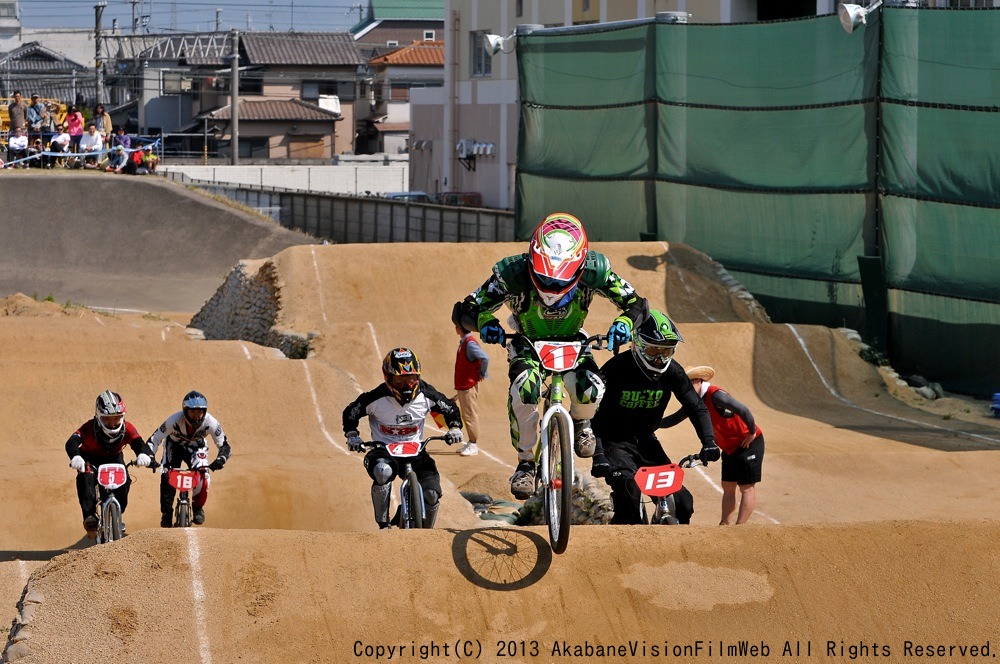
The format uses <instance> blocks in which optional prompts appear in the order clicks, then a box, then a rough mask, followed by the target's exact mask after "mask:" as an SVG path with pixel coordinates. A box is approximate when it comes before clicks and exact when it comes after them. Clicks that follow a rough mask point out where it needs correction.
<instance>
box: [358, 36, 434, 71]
mask: <svg viewBox="0 0 1000 664" xmlns="http://www.w3.org/2000/svg"><path fill="white" fill-rule="evenodd" d="M371 64H373V65H432V66H433V65H436V66H439V67H443V66H444V42H443V41H424V42H413V43H412V44H410V45H409V46H403V47H401V48H397V49H396V50H395V51H391V52H389V53H386V54H385V55H380V56H378V57H375V58H372V60H371Z"/></svg>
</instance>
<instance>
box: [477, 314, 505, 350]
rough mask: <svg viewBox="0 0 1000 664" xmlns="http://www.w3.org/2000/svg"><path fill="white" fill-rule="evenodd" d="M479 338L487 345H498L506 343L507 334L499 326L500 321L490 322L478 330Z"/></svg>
mask: <svg viewBox="0 0 1000 664" xmlns="http://www.w3.org/2000/svg"><path fill="white" fill-rule="evenodd" d="M479 336H480V337H482V339H483V341H484V342H486V343H488V344H500V345H501V346H502V345H503V344H505V343H506V342H507V333H506V332H504V330H503V328H502V327H501V326H500V321H498V320H491V321H490V322H488V323H486V324H485V325H483V326H482V327H481V328H480V329H479Z"/></svg>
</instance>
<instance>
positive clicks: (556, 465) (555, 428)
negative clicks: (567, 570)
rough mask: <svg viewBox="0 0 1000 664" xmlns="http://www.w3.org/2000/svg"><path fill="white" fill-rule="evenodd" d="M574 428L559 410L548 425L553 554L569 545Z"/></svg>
mask: <svg viewBox="0 0 1000 664" xmlns="http://www.w3.org/2000/svg"><path fill="white" fill-rule="evenodd" d="M572 429H573V424H572V421H571V420H570V418H569V414H567V413H566V411H564V410H561V409H560V410H558V411H556V412H555V413H553V414H552V418H551V419H550V420H549V423H548V426H547V427H546V436H545V438H546V441H545V442H546V447H545V450H543V452H542V462H543V463H544V464H545V469H544V470H545V471H546V474H545V477H546V480H547V481H546V484H545V487H544V488H545V517H546V518H545V520H546V521H547V522H548V526H549V544H550V545H551V546H552V551H553V553H562V552H563V551H565V550H566V546H567V545H568V544H569V526H570V516H571V515H572V509H573V440H572V438H573V435H572V433H571V431H572Z"/></svg>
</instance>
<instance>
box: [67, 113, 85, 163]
mask: <svg viewBox="0 0 1000 664" xmlns="http://www.w3.org/2000/svg"><path fill="white" fill-rule="evenodd" d="M66 131H67V132H68V133H69V149H70V151H71V152H79V151H80V140H81V139H82V138H83V114H82V113H80V111H78V110H76V106H70V107H69V110H68V111H67V112H66Z"/></svg>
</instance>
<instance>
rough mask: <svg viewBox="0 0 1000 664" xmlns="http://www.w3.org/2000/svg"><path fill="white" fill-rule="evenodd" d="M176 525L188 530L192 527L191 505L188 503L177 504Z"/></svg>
mask: <svg viewBox="0 0 1000 664" xmlns="http://www.w3.org/2000/svg"><path fill="white" fill-rule="evenodd" d="M174 525H175V526H177V527H178V528H188V527H190V526H191V504H190V503H187V502H180V501H178V503H177V518H176V521H175V522H174Z"/></svg>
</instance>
